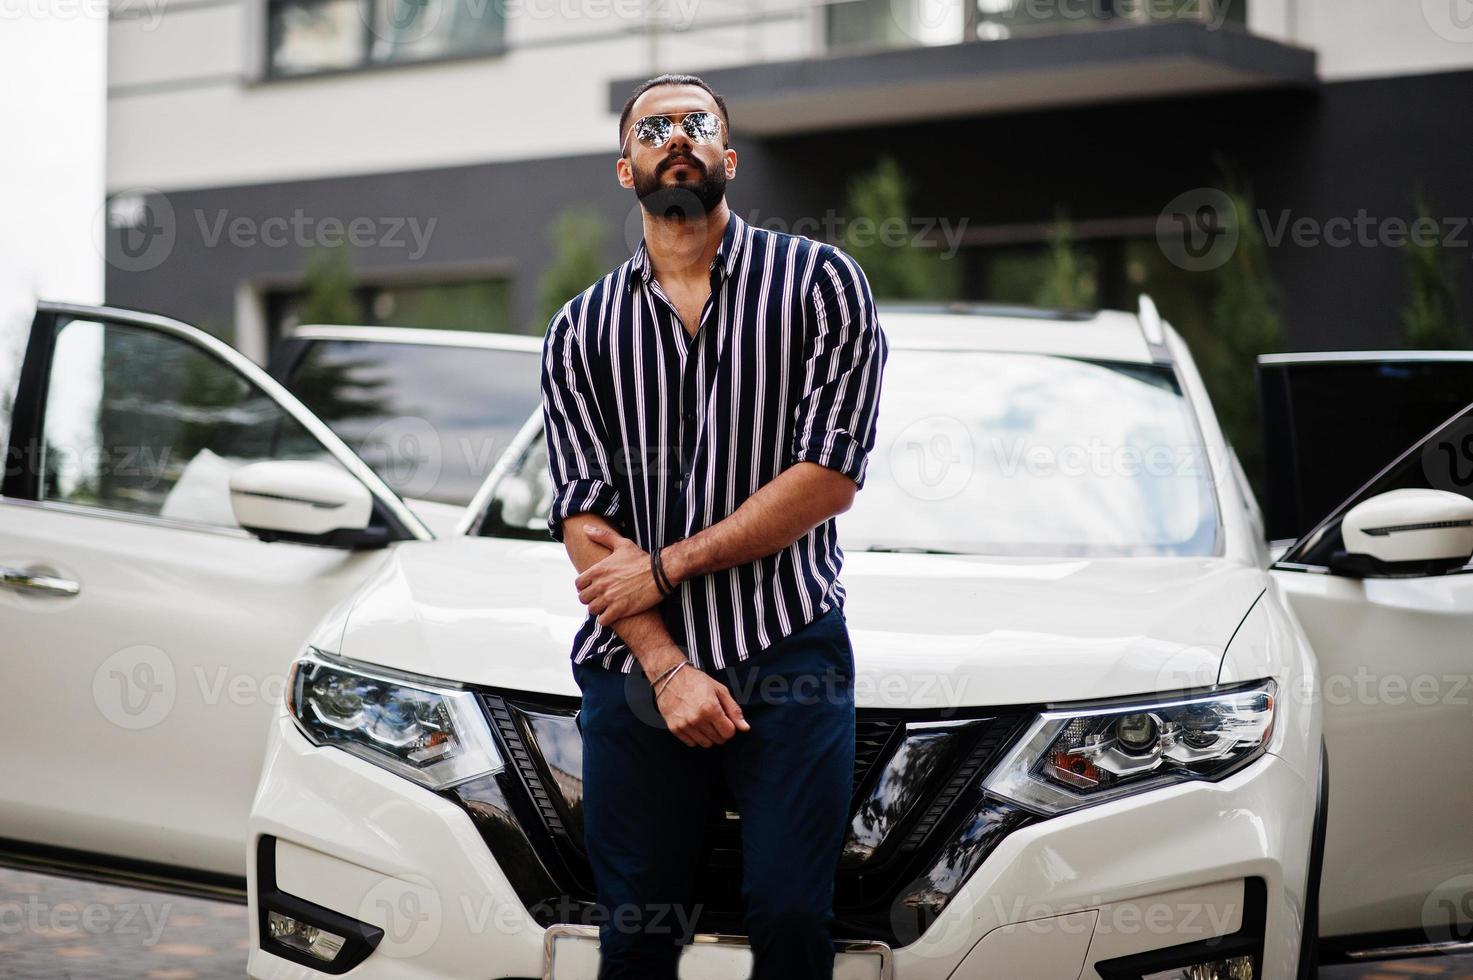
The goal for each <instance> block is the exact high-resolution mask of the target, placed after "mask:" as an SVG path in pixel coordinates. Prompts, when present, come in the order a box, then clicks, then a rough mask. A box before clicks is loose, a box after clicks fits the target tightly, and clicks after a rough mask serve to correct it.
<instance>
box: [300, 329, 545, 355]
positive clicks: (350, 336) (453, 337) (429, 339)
mask: <svg viewBox="0 0 1473 980" xmlns="http://www.w3.org/2000/svg"><path fill="white" fill-rule="evenodd" d="M286 336H287V337H288V338H290V339H293V340H364V341H371V342H373V343H377V344H431V345H435V346H442V347H484V348H489V349H492V350H510V351H532V352H540V351H541V350H542V338H541V337H534V336H532V335H530V334H516V333H493V332H491V331H488V330H431V329H428V328H425V327H369V326H338V325H324V324H304V325H302V326H300V327H293V328H292V329H291V330H288V331H287V333H286Z"/></svg>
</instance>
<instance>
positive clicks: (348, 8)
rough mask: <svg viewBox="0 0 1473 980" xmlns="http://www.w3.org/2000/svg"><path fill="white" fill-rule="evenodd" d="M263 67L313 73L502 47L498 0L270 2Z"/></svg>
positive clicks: (274, 72) (271, 70) (277, 72)
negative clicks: (494, 1) (266, 55)
mask: <svg viewBox="0 0 1473 980" xmlns="http://www.w3.org/2000/svg"><path fill="white" fill-rule="evenodd" d="M269 10H270V13H269V17H268V24H267V51H268V64H267V70H268V72H269V74H272V75H303V74H310V73H312V72H320V71H333V70H341V69H346V68H365V67H370V66H373V65H385V64H394V63H397V62H406V61H423V60H427V59H432V58H444V57H450V56H454V55H461V54H476V53H485V52H494V51H499V50H501V48H502V46H503V40H504V36H505V18H504V16H503V14H504V10H505V8H504V5H503V4H500V3H489V2H485V0H270V7H269Z"/></svg>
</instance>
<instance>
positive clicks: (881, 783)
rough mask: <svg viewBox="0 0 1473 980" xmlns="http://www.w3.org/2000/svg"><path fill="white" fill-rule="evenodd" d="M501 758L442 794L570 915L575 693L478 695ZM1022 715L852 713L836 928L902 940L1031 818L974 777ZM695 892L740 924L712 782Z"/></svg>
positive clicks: (998, 752) (554, 918)
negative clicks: (487, 772) (850, 777)
mask: <svg viewBox="0 0 1473 980" xmlns="http://www.w3.org/2000/svg"><path fill="white" fill-rule="evenodd" d="M481 701H482V704H483V705H484V707H485V710H486V715H487V718H488V719H489V720H490V722H491V724H492V728H493V729H494V731H495V733H496V736H497V739H498V741H499V743H500V746H501V749H502V751H503V753H504V757H505V759H506V760H507V768H506V770H505V771H503V772H502V773H500V774H498V775H497V776H495V777H485V778H482V779H478V780H474V781H472V782H469V783H466V784H462V785H461V786H459V787H456V788H454V789H452V790H450V791H447V794H446V795H447V796H449V797H450V798H452V799H455V800H457V801H458V802H459V803H461V805H463V806H464V807H466V809H467V810H468V812H470V814H471V816H472V818H473V819H474V820H475V822H476V824H477V826H478V828H479V829H480V830H481V833H482V836H483V837H484V838H485V839H486V841H487V844H488V846H490V847H491V849H492V851H493V853H494V855H495V857H496V858H497V861H498V863H499V864H500V865H501V867H502V869H503V871H505V872H506V873H507V875H508V878H509V879H510V880H511V881H512V884H513V886H514V887H515V888H516V890H517V893H518V895H519V897H520V898H521V899H522V901H523V902H524V903H525V904H526V905H527V908H528V909H529V911H531V912H532V914H533V915H534V916H535V917H536V918H537V919H538V921H540V922H542V923H543V924H544V925H549V924H551V923H552V922H576V921H581V919H580V915H581V914H582V913H583V912H584V911H586V909H587V907H589V906H591V904H592V902H593V899H594V894H593V882H592V875H591V872H590V869H589V865H588V860H587V855H586V852H585V849H584V841H583V816H582V775H581V774H582V740H581V737H579V733H578V729H577V724H576V712H577V709H578V700H577V699H576V698H559V697H553V696H542V695H538V696H535V697H529V696H527V695H525V694H518V693H511V692H483V693H482V695H481ZM1031 716H1032V712H1030V711H1023V710H1009V711H997V710H995V709H989V710H979V711H973V712H966V711H961V710H932V711H919V710H917V711H894V710H880V709H868V708H859V709H858V710H857V711H856V726H855V752H854V792H853V796H852V798H851V801H850V826H849V832H848V835H847V837H846V840H845V842H844V848H843V852H842V854H841V857H840V861H839V869H838V873H837V875H836V878H835V893H834V915H835V921H834V928H833V934H834V938H835V939H879V940H882V941H885V942H888V943H890V944H891V945H892V946H896V945H904V944H905V943H907V942H910V941H913V940H914V939H915V938H917V937H918V936H919V934H920V932H922V931H924V929H925V927H926V926H927V925H928V924H929V923H930V922H931V921H932V920H933V919H934V918H935V916H937V915H939V914H940V912H941V910H942V909H943V908H944V907H945V904H946V902H947V901H949V900H950V898H951V896H952V895H954V894H955V892H956V890H957V888H959V887H960V886H961V884H962V883H963V882H964V881H965V880H966V878H967V877H968V876H970V874H971V873H972V872H973V871H975V870H976V868H977V866H978V865H980V864H981V862H982V860H983V859H984V858H985V857H986V855H987V854H988V853H990V851H991V850H992V849H993V848H994V847H995V846H996V845H997V843H998V842H999V841H1000V840H1002V838H1003V837H1005V836H1006V835H1007V834H1008V833H1010V832H1012V831H1013V830H1015V829H1017V828H1018V827H1020V826H1022V825H1024V824H1026V823H1028V822H1030V821H1031V820H1032V819H1033V817H1031V816H1030V815H1029V814H1028V813H1026V812H1025V811H1022V810H1019V809H1017V808H1016V807H1013V806H1011V805H1009V804H1006V803H1004V802H1001V801H997V800H992V799H989V798H986V797H984V795H983V794H982V791H981V785H980V784H981V782H982V779H983V777H985V775H986V774H987V773H988V772H989V771H990V769H991V767H992V766H993V765H995V764H996V762H997V761H998V760H999V759H1000V758H1001V756H1002V755H1003V753H1004V751H1005V750H1006V749H1007V748H1008V746H1009V745H1010V744H1011V742H1012V741H1013V740H1014V739H1015V738H1016V737H1017V735H1018V734H1019V733H1020V732H1021V731H1022V729H1023V727H1024V726H1025V724H1026V722H1027V721H1028V719H1029V718H1030V717H1031ZM713 788H714V790H715V792H714V794H713V796H714V799H713V805H712V807H711V810H710V812H709V813H708V814H707V816H706V819H707V821H708V823H707V828H706V830H707V832H706V836H705V840H706V850H705V852H704V853H705V856H704V858H703V861H702V867H701V869H700V873H699V875H698V884H697V895H696V896H695V901H696V902H697V903H699V906H700V909H701V912H700V917H701V918H700V930H701V931H702V932H732V933H738V934H740V933H742V932H744V931H745V930H744V929H743V928H742V924H741V918H742V917H741V907H742V906H741V865H742V855H741V851H742V845H741V818H740V816H739V815H738V814H736V813H735V810H736V807H735V803H734V802H733V801H732V799H731V798H730V795H729V793H728V791H727V788H726V785H725V781H724V780H721V779H715V780H714V781H713Z"/></svg>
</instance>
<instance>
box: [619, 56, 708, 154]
mask: <svg viewBox="0 0 1473 980" xmlns="http://www.w3.org/2000/svg"><path fill="white" fill-rule="evenodd" d="M660 85H694V86H695V87H696V88H701V89H705V90H706V94H707V95H709V96H711V98H712V99H714V100H715V101H716V108H718V109H720V110H721V121H722V122H724V123H726V134H725V135H726V138H727V139H728V141H729V140H730V136H731V115H730V114H729V113H728V112H727V111H726V100H725V99H723V98H722V97H721V96H719V95H717V94H716V90H715V89H713V88H712V87H711V86H709V85H707V84H706V80H705V79H703V78H700V77H699V76H696V75H680V74H676V73H673V72H666V73H665V74H663V75H656V76H655V77H654V78H651V79H648V80H646V81H643V82H640V83H639V84H638V85H636V86H635V87H634V91H633V92H632V93H630V95H629V99H628V100H627V101H626V102H625V103H624V111H623V112H621V113H619V149H621V150H622V149H624V134H625V132H627V131H628V129H629V114H630V113H631V112H633V111H634V103H635V102H637V101H638V100H639V97H640V96H641V95H643V94H644V93H646V92H648V91H649V90H650V89H652V88H655V87H657V86H660Z"/></svg>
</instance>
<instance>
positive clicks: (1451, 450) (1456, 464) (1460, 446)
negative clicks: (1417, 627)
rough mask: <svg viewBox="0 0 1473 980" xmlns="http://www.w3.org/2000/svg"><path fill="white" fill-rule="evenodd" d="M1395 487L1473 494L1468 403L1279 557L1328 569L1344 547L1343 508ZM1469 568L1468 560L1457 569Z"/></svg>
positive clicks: (1472, 411) (1472, 416) (1471, 408)
mask: <svg viewBox="0 0 1473 980" xmlns="http://www.w3.org/2000/svg"><path fill="white" fill-rule="evenodd" d="M1400 489H1419V490H1448V491H1451V492H1452V493H1457V494H1461V495H1463V496H1464V497H1468V498H1469V499H1473V404H1470V405H1468V406H1467V407H1466V408H1464V409H1463V410H1462V411H1460V412H1458V413H1457V414H1456V415H1454V416H1453V417H1452V418H1450V419H1448V420H1447V421H1446V422H1444V423H1442V424H1441V425H1439V426H1437V427H1436V428H1435V429H1433V430H1432V432H1430V433H1429V434H1428V435H1427V436H1426V437H1425V438H1423V439H1420V440H1418V441H1417V442H1416V443H1414V444H1413V445H1412V446H1411V448H1409V449H1406V450H1405V451H1403V452H1402V454H1401V455H1400V456H1398V457H1397V458H1396V459H1394V460H1393V461H1392V462H1391V463H1389V464H1388V465H1387V466H1386V467H1385V468H1384V469H1382V470H1381V472H1380V473H1378V474H1376V475H1375V476H1374V477H1372V478H1371V479H1370V480H1369V481H1368V482H1367V483H1366V484H1365V485H1364V486H1363V487H1361V488H1360V489H1359V490H1357V491H1356V492H1355V493H1353V494H1351V495H1350V497H1348V498H1347V499H1346V500H1345V501H1344V502H1343V503H1341V504H1340V505H1339V506H1338V507H1336V508H1335V509H1334V510H1333V511H1331V512H1330V514H1329V515H1328V516H1327V517H1326V518H1325V519H1324V520H1323V521H1322V522H1321V523H1320V524H1319V525H1318V526H1316V527H1315V528H1314V529H1312V530H1311V531H1310V532H1309V533H1308V534H1306V535H1305V536H1304V537H1303V538H1301V539H1300V540H1299V541H1296V542H1295V543H1294V545H1293V546H1292V547H1290V548H1289V550H1288V551H1286V552H1285V553H1284V556H1283V558H1282V559H1280V560H1281V561H1283V562H1284V563H1286V564H1291V565H1311V566H1315V567H1323V568H1328V567H1329V566H1330V559H1331V558H1332V557H1333V556H1334V555H1335V553H1336V552H1337V551H1343V550H1344V549H1345V539H1344V537H1343V535H1342V534H1341V533H1340V525H1341V521H1342V520H1343V519H1344V516H1345V514H1346V512H1347V511H1349V510H1350V509H1351V508H1352V507H1354V506H1355V505H1356V504H1358V503H1360V502H1361V501H1362V500H1366V499H1369V498H1370V497H1374V496H1377V495H1379V494H1383V493H1386V492H1387V491H1388V490H1400ZM1470 570H1473V563H1470V564H1469V565H1465V566H1464V567H1463V568H1462V569H1458V570H1457V571H1463V572H1466V571H1470Z"/></svg>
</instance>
